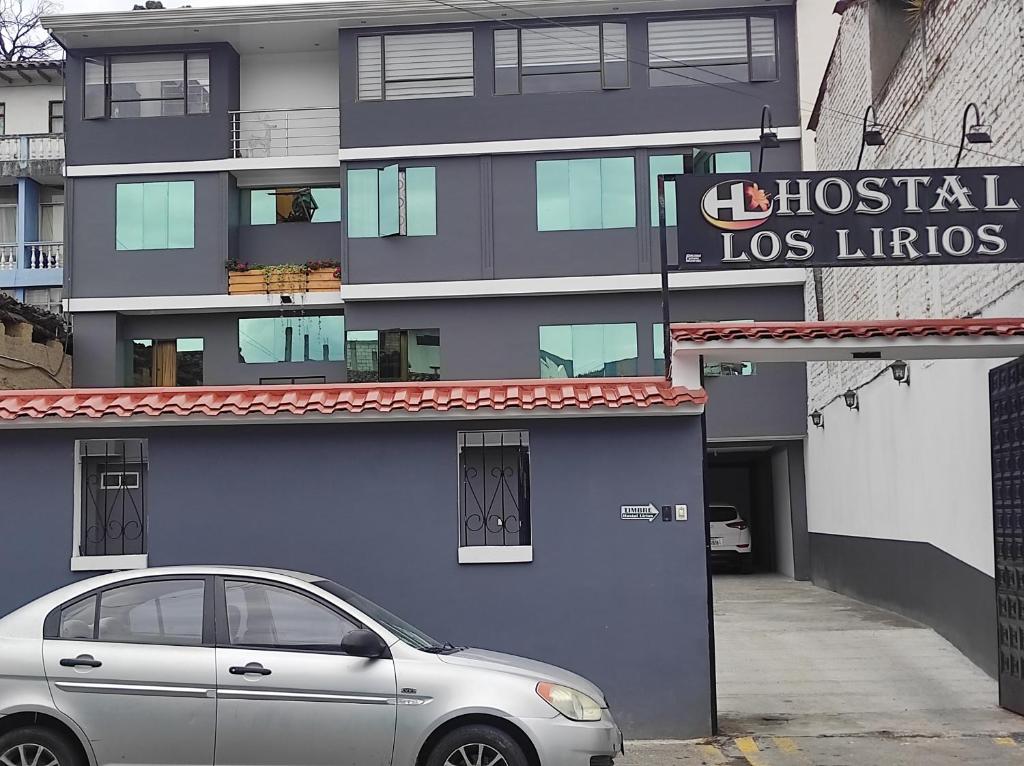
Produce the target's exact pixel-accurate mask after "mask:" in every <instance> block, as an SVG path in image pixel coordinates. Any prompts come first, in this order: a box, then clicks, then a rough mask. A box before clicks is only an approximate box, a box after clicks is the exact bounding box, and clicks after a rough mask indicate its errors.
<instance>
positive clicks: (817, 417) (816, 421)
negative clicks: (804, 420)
mask: <svg viewBox="0 0 1024 766" xmlns="http://www.w3.org/2000/svg"><path fill="white" fill-rule="evenodd" d="M811 423H812V425H814V427H815V428H824V427H825V416H824V415H822V414H821V410H815V411H814V412H812V413H811Z"/></svg>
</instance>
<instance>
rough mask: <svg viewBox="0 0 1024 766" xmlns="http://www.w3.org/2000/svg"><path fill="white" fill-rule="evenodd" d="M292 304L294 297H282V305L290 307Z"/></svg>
mask: <svg viewBox="0 0 1024 766" xmlns="http://www.w3.org/2000/svg"><path fill="white" fill-rule="evenodd" d="M291 302H292V296H290V295H282V296H281V304H282V305H288V304H289V303H291Z"/></svg>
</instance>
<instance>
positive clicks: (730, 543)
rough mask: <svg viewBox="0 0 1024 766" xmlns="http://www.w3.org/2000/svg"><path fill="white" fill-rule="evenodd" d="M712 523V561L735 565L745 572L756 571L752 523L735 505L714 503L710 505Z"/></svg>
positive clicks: (709, 512)
mask: <svg viewBox="0 0 1024 766" xmlns="http://www.w3.org/2000/svg"><path fill="white" fill-rule="evenodd" d="M708 514H709V521H710V524H711V561H712V562H713V563H719V562H721V563H726V564H731V565H732V566H734V567H735V568H736V569H737V570H738V571H740V572H742V573H743V574H750V573H751V572H753V571H754V558H753V553H752V552H751V547H750V525H749V524H748V523H747V522H746V521H745V520H744V519H743V517H742V516H740V512H739V511H738V510H737V509H736V506H735V505H719V504H714V505H711V506H709V507H708Z"/></svg>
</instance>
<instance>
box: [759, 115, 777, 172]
mask: <svg viewBox="0 0 1024 766" xmlns="http://www.w3.org/2000/svg"><path fill="white" fill-rule="evenodd" d="M778 148H779V134H778V133H776V132H775V126H774V125H773V124H772V110H771V108H770V107H769V106H768V104H765V105H764V106H763V107H761V152H760V154H759V155H758V158H757V172H758V173H760V172H761V169H762V168H763V167H764V150H765V149H778Z"/></svg>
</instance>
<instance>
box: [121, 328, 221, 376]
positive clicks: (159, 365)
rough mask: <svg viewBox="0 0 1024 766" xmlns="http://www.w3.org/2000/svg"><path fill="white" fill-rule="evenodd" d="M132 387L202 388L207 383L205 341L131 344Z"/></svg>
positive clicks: (147, 340)
mask: <svg viewBox="0 0 1024 766" xmlns="http://www.w3.org/2000/svg"><path fill="white" fill-rule="evenodd" d="M129 344H130V347H129V348H130V350H131V360H130V364H131V368H130V377H129V383H128V384H129V385H131V386H161V387H167V388H170V387H176V386H201V385H202V384H203V346H204V341H203V339H202V338H172V339H170V340H149V339H143V338H135V339H133V340H131V341H129Z"/></svg>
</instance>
